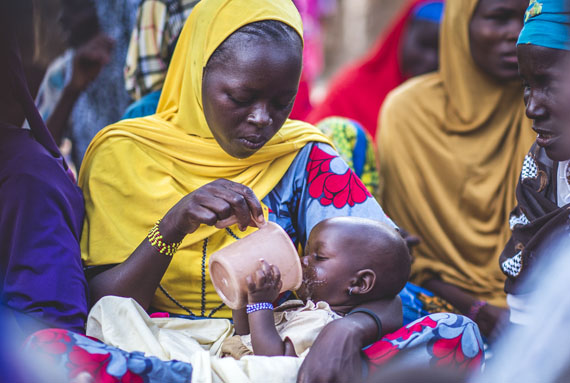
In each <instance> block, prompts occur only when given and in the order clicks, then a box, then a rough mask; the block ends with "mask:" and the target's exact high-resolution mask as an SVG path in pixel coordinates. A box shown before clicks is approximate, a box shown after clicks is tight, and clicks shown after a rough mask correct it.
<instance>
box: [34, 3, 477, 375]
mask: <svg viewBox="0 0 570 383" xmlns="http://www.w3.org/2000/svg"><path fill="white" fill-rule="evenodd" d="M301 36H302V27H301V22H300V17H299V14H298V12H297V10H296V9H295V7H294V5H293V3H292V2H290V1H288V0H271V1H269V0H202V1H201V2H200V3H199V4H198V5H197V6H196V7H195V8H194V10H193V12H192V13H191V14H190V17H189V19H188V21H187V23H186V25H185V27H184V29H183V31H182V34H181V36H180V40H179V43H178V44H177V48H176V50H175V52H174V57H173V59H172V62H171V65H170V68H169V71H168V74H167V77H166V82H165V86H164V88H163V92H162V96H161V100H160V103H159V107H158V113H157V114H156V115H153V116H149V117H146V118H141V119H133V120H126V121H123V122H121V123H118V124H115V125H113V126H110V127H108V128H107V129H105V130H103V131H102V132H101V133H100V134H99V135H98V136H97V137H96V138H95V140H94V141H93V143H92V145H91V147H90V149H89V150H88V152H87V155H86V157H85V161H84V167H83V168H82V171H81V174H80V183H81V185H82V186H83V189H84V193H85V197H86V209H87V219H86V221H85V226H84V231H83V239H82V252H83V257H84V258H83V259H84V260H85V263H86V264H87V265H88V266H89V267H90V269H89V273H90V274H91V278H90V281H89V285H90V291H91V294H92V295H91V297H92V301H93V302H94V301H96V300H98V299H99V298H100V297H102V296H106V295H119V296H123V297H132V298H134V299H135V300H136V301H137V302H138V303H139V304H140V305H141V306H143V307H144V308H145V309H147V310H161V311H167V312H170V313H171V314H174V315H184V316H186V317H191V318H195V317H214V318H224V317H225V318H229V317H230V315H231V312H230V310H229V309H227V308H225V307H223V305H222V304H221V300H220V298H219V297H218V296H217V294H216V293H215V291H214V289H213V287H212V286H211V283H210V280H209V278H208V277H207V274H208V270H207V268H206V265H207V264H208V262H207V261H208V257H209V256H210V255H211V254H212V252H213V251H215V250H216V249H218V248H220V247H222V246H225V245H226V244H228V243H230V242H232V241H235V240H236V239H235V238H236V237H237V238H239V237H241V236H243V235H245V234H247V233H249V232H251V231H252V230H254V229H252V228H249V227H248V226H251V225H257V224H263V222H264V221H265V220H266V219H270V220H272V221H275V222H277V223H278V224H280V225H281V226H282V227H284V228H285V230H286V231H287V232H288V233H289V235H290V236H291V238H292V240H293V241H294V242H295V243H297V244H298V245H301V246H302V245H303V244H304V243H305V241H306V237H307V233H308V232H309V231H310V230H311V228H312V227H313V226H314V225H316V224H317V223H318V222H320V221H321V220H322V219H324V218H326V217H331V216H338V215H356V216H361V217H370V218H373V219H376V220H380V221H384V222H387V223H388V224H390V225H393V224H392V223H391V221H390V220H389V219H388V218H386V217H385V216H384V214H383V212H382V209H381V208H380V206H379V205H378V204H377V203H376V202H375V200H374V199H373V198H372V197H371V195H370V193H368V191H367V190H366V188H365V187H364V186H363V185H362V183H361V181H360V180H359V179H358V178H357V177H356V176H354V174H353V173H352V171H350V170H349V168H348V166H347V165H346V163H345V162H344V161H342V160H341V159H340V158H339V157H338V156H337V154H336V152H334V150H333V149H332V148H331V147H330V146H329V145H328V144H327V143H326V141H327V140H326V138H325V137H324V136H323V135H322V134H321V133H320V132H319V131H318V130H317V129H316V128H314V127H312V126H310V125H308V124H305V123H302V122H296V121H291V120H287V116H288V114H289V112H290V110H291V107H292V104H293V101H294V98H295V93H296V90H297V84H298V81H299V77H300V73H301V62H302V53H301V52H302V39H301ZM268 68H270V69H271V70H268ZM258 198H261V201H260V200H259V199H258ZM161 217H162V219H161ZM157 219H161V220H160V222H159V223H158V224H155V222H156V221H157ZM153 225H155V226H154V228H153ZM151 229H152V230H151ZM226 229H227V230H226ZM240 229H243V231H245V232H246V233H245V234H244V233H241V232H240ZM149 230H151V233H150V234H149V235H148V238H145V236H147V233H148V231H149ZM141 240H142V242H141ZM180 242H181V243H180ZM137 246H138V247H137ZM174 253H175V254H174ZM366 308H368V309H369V310H372V311H368V313H363V312H359V313H355V314H352V315H350V316H347V317H345V318H342V319H339V320H338V321H335V322H332V323H331V324H329V325H328V326H326V327H325V328H324V330H323V331H322V332H321V333H320V335H319V337H318V339H317V340H316V342H315V344H314V345H313V348H312V351H311V352H310V353H309V355H308V356H307V359H305V361H304V362H303V365H302V366H301V370H300V373H299V381H302V382H309V381H315V380H317V379H318V380H320V381H334V380H339V379H340V380H343V381H349V380H351V378H355V379H357V378H358V377H359V376H360V375H361V374H362V357H361V352H360V351H361V349H362V348H363V347H364V346H366V345H368V344H370V343H372V342H374V341H375V340H376V339H378V338H379V336H380V335H381V334H380V333H382V334H384V333H388V332H392V331H394V330H396V329H397V328H398V327H399V326H401V321H402V309H401V305H400V304H399V301H396V302H395V303H394V304H387V303H386V302H379V303H378V304H375V305H372V304H371V305H368V306H367V307H366ZM370 313H372V314H370ZM376 316H379V317H380V320H381V321H382V326H381V327H382V329H381V331H379V328H378V322H377V321H376V320H375V317H376ZM436 320H437V321H448V322H449V321H451V322H452V323H451V324H453V323H459V322H458V321H457V320H455V319H454V318H450V317H445V318H443V317H439V318H436ZM462 323H463V324H462V325H460V326H459V325H457V326H456V331H459V332H458V333H454V334H456V335H457V334H459V335H462V334H463V333H464V332H468V333H469V334H473V332H472V331H470V329H472V322H470V321H464V322H462ZM469 323H471V327H470V326H469ZM434 327H437V325H436V323H435V322H434V321H433V320H432V321H431V322H429V324H426V325H423V324H422V325H419V326H415V327H413V328H411V329H404V330H403V331H404V332H405V333H409V332H414V333H417V334H416V338H417V339H421V343H422V346H423V347H422V350H423V351H424V352H423V354H422V355H424V359H422V360H424V361H426V363H429V362H431V361H433V360H434V359H443V357H442V356H441V355H440V354H437V355H438V356H435V354H433V353H430V352H429V351H431V348H433V347H435V346H433V342H432V343H430V342H431V341H432V340H434V338H435V337H437V336H439V335H437V334H438V333H437V332H436V331H437V329H434ZM65 335H69V334H62V333H61V332H57V331H55V332H53V331H52V332H48V333H46V332H43V333H40V334H37V335H36V337H34V338H32V339H31V341H30V347H32V348H36V349H37V348H38V347H39V348H41V347H42V344H43V345H45V342H43V339H45V338H48V337H49V338H50V339H55V340H54V341H53V343H52V344H50V345H47V346H46V348H47V349H50V347H51V348H54V347H57V349H60V348H62V347H63V349H64V350H80V353H81V357H82V358H84V359H82V360H83V361H88V363H87V362H86V363H85V364H84V365H82V366H80V367H79V368H78V369H76V370H73V371H74V372H77V371H81V370H82V369H83V370H85V369H86V368H88V367H89V366H94V365H96V366H101V365H104V366H107V365H108V366H116V365H117V364H118V365H121V366H125V365H126V367H125V368H121V369H120V371H125V369H126V368H129V366H130V365H131V364H129V357H128V356H127V357H124V356H123V355H119V356H118V357H117V356H116V354H113V352H112V351H111V350H110V348H109V347H108V346H106V347H107V348H106V349H105V350H101V348H102V347H101V344H99V343H96V342H94V341H92V340H86V339H85V338H81V337H79V338H78V337H77V336H68V337H67V338H65ZM440 338H441V337H440ZM400 339H401V337H400V336H397V337H395V338H393V339H390V340H389V341H386V342H384V347H383V348H382V350H385V351H389V352H387V354H386V355H385V357H386V356H387V355H388V354H389V355H390V356H391V355H393V354H394V353H395V352H397V350H398V349H399V348H404V347H406V346H407V345H408V344H410V343H409V342H402V341H400ZM406 339H407V338H406ZM465 339H466V341H469V342H471V341H473V340H474V339H475V338H473V337H472V336H471V337H469V336H468V337H466V338H465ZM445 342H446V341H443V342H441V343H442V344H443V343H445ZM459 343H462V342H459ZM430 345H431V346H430ZM75 346H77V347H75ZM333 346H334V347H333ZM471 346H475V347H471V348H469V349H470V350H474V351H475V352H474V353H473V355H471V356H470V357H469V358H463V357H462V358H461V361H462V362H463V361H465V360H469V361H471V360H476V361H477V360H480V358H481V355H482V351H481V352H479V351H480V349H479V348H478V347H477V345H473V344H472V343H471ZM430 347H431V348H430ZM68 354H70V352H69V351H66V352H65V353H64V354H60V355H59V356H58V357H63V358H67V357H68ZM99 354H105V355H104V356H101V357H99ZM461 355H463V354H461ZM69 358H71V355H69ZM117 358H119V359H117ZM125 358H126V360H127V362H125ZM139 359H140V358H139ZM445 361H447V359H446V360H445ZM451 361H452V362H454V361H455V360H454V359H451ZM434 362H435V361H434ZM135 366H140V364H135ZM196 367H197V366H196ZM197 368H198V367H197ZM118 370H119V369H114V368H102V369H101V371H102V372H104V373H110V374H113V373H116V372H117V371H118ZM289 372H290V373H296V370H291V371H289ZM151 381H152V379H151Z"/></svg>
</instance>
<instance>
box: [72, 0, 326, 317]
mask: <svg viewBox="0 0 570 383" xmlns="http://www.w3.org/2000/svg"><path fill="white" fill-rule="evenodd" d="M261 20H278V21H281V22H283V23H285V24H287V25H289V26H291V27H292V28H294V29H295V30H296V31H297V32H298V33H299V35H300V36H302V33H303V31H302V23H301V18H300V16H299V13H298V12H297V9H296V8H295V6H294V5H293V3H292V2H291V1H290V0H203V1H201V2H200V3H199V4H198V5H197V6H196V7H195V8H194V10H193V11H192V13H191V15H190V17H189V19H188V20H187V22H186V24H185V26H184V29H183V30H182V33H181V35H180V38H179V40H178V43H177V47H176V50H175V52H174V56H173V58H172V61H171V64H170V68H169V71H168V74H167V76H166V80H165V84H164V88H163V90H162V96H161V99H160V102H159V105H158V109H157V113H156V114H155V115H152V116H149V117H145V118H138V119H132V120H124V121H121V122H118V123H116V124H114V125H111V126H109V127H107V128H105V129H104V130H102V131H101V132H99V134H97V136H95V138H94V139H93V141H92V143H91V145H90V146H89V149H88V150H87V153H86V154H85V158H84V160H83V164H82V167H81V172H80V174H79V184H80V186H81V188H82V189H83V192H84V196H85V204H86V219H85V224H84V228H83V236H82V240H81V253H82V258H83V261H84V262H85V264H86V265H87V266H90V265H107V264H116V263H121V262H123V261H124V260H125V259H126V258H127V257H128V256H129V255H130V254H131V253H132V252H133V251H134V250H135V248H136V247H137V246H138V244H139V243H140V242H141V241H142V240H143V239H144V238H145V236H146V234H147V233H148V231H149V230H150V229H151V227H152V226H153V225H154V223H155V222H156V221H157V219H159V218H161V217H162V216H164V214H165V213H166V212H167V211H168V210H169V209H170V208H171V207H172V206H174V205H175V204H176V203H177V202H178V201H179V200H180V199H181V198H182V197H184V196H185V195H187V194H188V193H191V192H192V191H194V190H196V189H197V188H199V187H201V186H203V185H204V184H206V183H209V182H211V181H214V180H216V179H219V178H226V179H229V180H232V181H235V182H238V183H241V184H243V185H246V186H248V187H250V188H251V189H252V190H253V191H254V192H255V194H256V195H257V197H258V198H260V199H261V198H263V197H265V196H266V195H267V194H268V193H269V192H270V191H271V190H272V189H273V188H274V187H275V186H276V185H277V183H278V182H279V181H280V180H281V178H282V177H283V175H284V174H285V172H286V171H287V169H288V167H289V165H290V164H291V163H292V162H293V159H294V158H295V156H296V155H297V153H298V151H299V150H300V149H301V148H302V147H303V146H304V145H305V144H307V143H309V142H314V141H320V142H328V140H327V139H326V137H325V136H324V135H323V134H321V133H320V132H319V131H318V130H317V129H316V128H314V127H313V126H311V125H309V124H306V123H303V122H300V121H292V120H287V121H286V122H285V124H284V126H283V127H282V128H281V130H280V131H279V132H278V133H277V134H276V135H275V136H274V137H273V139H271V140H270V141H269V142H268V143H267V144H266V145H265V146H264V147H263V148H262V149H260V150H259V151H258V152H257V153H256V154H254V155H253V156H251V157H249V158H246V159H236V158H233V157H231V156H230V155H228V154H227V153H226V152H224V151H223V149H222V148H221V147H220V146H219V145H218V143H217V142H216V140H215V139H214V138H213V136H212V134H211V132H210V129H209V128H208V125H207V123H206V119H205V117H204V113H203V109H202V72H203V68H204V67H205V65H206V63H207V62H208V59H209V57H210V56H211V55H212V53H213V52H214V51H215V49H216V48H217V47H218V46H219V45H220V44H221V43H222V42H223V41H224V40H225V39H226V38H227V37H228V36H230V35H231V34H232V33H233V32H235V31H236V30H238V29H239V28H240V27H242V26H245V25H247V24H250V23H253V22H256V21H261ZM233 229H234V230H233V231H234V232H235V233H237V234H238V235H239V236H243V235H246V234H247V233H249V232H251V231H252V230H254V229H251V228H250V229H248V231H247V232H246V233H243V234H241V233H240V232H239V230H237V229H236V228H235V227H234V228H233ZM206 238H208V242H207V244H206V246H205V241H204V240H205V239H206ZM232 241H234V239H233V238H231V237H230V235H228V233H226V231H225V230H218V229H216V228H214V227H209V226H204V225H202V226H201V227H200V228H199V229H198V230H197V231H196V232H194V233H192V234H191V235H188V236H187V237H186V238H185V239H184V241H183V242H182V245H181V247H180V249H179V250H178V252H177V253H176V254H175V256H174V259H173V260H172V263H171V264H170V267H169V269H168V271H167V272H166V274H165V275H164V277H163V279H162V282H161V285H162V286H163V287H164V288H165V289H166V291H168V292H169V293H170V294H171V295H172V296H173V297H174V298H175V299H176V300H177V301H178V302H179V303H181V304H182V305H184V306H187V307H188V308H190V309H191V310H192V311H193V312H194V314H196V315H209V314H210V313H211V312H212V310H214V309H215V308H217V307H218V306H219V305H220V304H221V300H220V298H219V297H218V295H217V294H216V292H215V290H214V288H213V286H212V284H211V281H210V278H209V274H208V270H207V265H208V259H209V256H210V255H211V254H212V253H213V252H214V251H215V250H216V249H219V248H222V247H224V246H226V245H227V244H229V243H231V242H232ZM204 253H206V256H205V257H203V254H204ZM202 291H204V292H205V294H204V295H202V294H201V292H202ZM152 306H153V307H155V308H157V309H159V310H165V311H169V312H175V313H181V314H187V312H186V311H184V310H182V309H180V308H179V307H178V306H177V305H175V304H174V303H173V302H171V301H170V300H169V299H168V298H167V297H166V295H165V294H164V293H163V292H161V291H158V290H157V293H156V294H155V297H154V299H153V301H152ZM214 316H221V317H230V316H231V311H230V310H229V309H227V308H222V309H221V310H219V311H217V312H216V313H215V315H214Z"/></svg>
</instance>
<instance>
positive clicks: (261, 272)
mask: <svg viewBox="0 0 570 383" xmlns="http://www.w3.org/2000/svg"><path fill="white" fill-rule="evenodd" d="M259 263H260V266H259V268H258V269H257V270H256V271H255V272H254V273H253V274H252V275H248V276H247V277H246V278H245V281H246V283H247V301H248V303H249V304H253V303H262V302H269V303H272V302H274V301H275V300H276V299H277V297H278V296H279V291H281V287H283V282H282V281H281V273H280V272H279V268H278V267H277V266H275V265H270V264H269V263H267V262H266V261H265V260H263V259H261V260H260V261H259Z"/></svg>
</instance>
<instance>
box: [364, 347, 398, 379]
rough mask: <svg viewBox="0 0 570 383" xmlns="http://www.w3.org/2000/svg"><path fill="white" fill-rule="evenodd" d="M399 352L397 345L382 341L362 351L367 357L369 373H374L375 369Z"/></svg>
mask: <svg viewBox="0 0 570 383" xmlns="http://www.w3.org/2000/svg"><path fill="white" fill-rule="evenodd" d="M399 351H400V350H399V348H398V346H397V345H395V344H392V343H391V342H388V341H386V340H384V339H382V340H379V341H378V342H376V343H374V344H373V345H372V346H370V347H368V348H367V349H366V350H364V354H365V355H366V356H367V357H368V360H369V362H370V364H369V367H370V372H371V373H372V372H374V371H375V370H376V368H378V367H379V366H381V365H383V364H384V363H386V362H387V361H389V360H390V359H392V358H393V357H394V356H396V354H398V352H399Z"/></svg>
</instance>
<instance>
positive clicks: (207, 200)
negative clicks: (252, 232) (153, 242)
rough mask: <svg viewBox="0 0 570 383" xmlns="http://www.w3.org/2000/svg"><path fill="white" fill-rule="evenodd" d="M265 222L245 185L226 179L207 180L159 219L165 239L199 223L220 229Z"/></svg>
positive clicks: (181, 235) (177, 237) (180, 235)
mask: <svg viewBox="0 0 570 383" xmlns="http://www.w3.org/2000/svg"><path fill="white" fill-rule="evenodd" d="M264 223H265V218H264V217H263V209H262V208H261V203H260V202H259V200H258V199H257V197H256V196H255V194H254V193H253V191H252V190H251V189H250V188H248V187H247V186H244V185H241V184H238V183H236V182H232V181H229V180H226V179H219V180H215V181H213V182H210V183H209V184H206V185H204V186H202V187H200V188H199V189H196V190H195V191H193V192H192V193H190V194H188V195H187V196H185V197H184V198H182V199H181V200H180V202H178V203H177V204H176V205H174V206H173V207H172V208H171V209H170V210H169V211H168V213H166V215H165V216H164V218H163V219H162V221H161V222H160V232H161V234H162V235H163V237H164V239H165V240H166V242H169V243H174V242H179V241H181V240H182V238H184V237H185V236H186V235H187V234H190V233H193V232H194V231H196V230H197V229H198V227H199V226H200V225H201V224H204V225H209V226H216V227H217V228H219V229H223V228H225V227H228V226H231V225H233V224H238V225H239V228H240V230H245V229H246V228H247V227H248V226H260V225H263V224H264Z"/></svg>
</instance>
